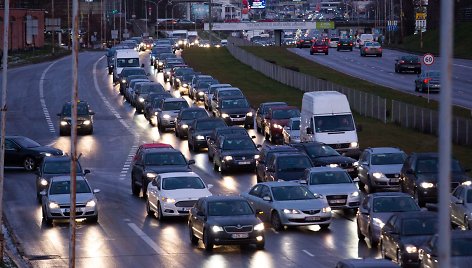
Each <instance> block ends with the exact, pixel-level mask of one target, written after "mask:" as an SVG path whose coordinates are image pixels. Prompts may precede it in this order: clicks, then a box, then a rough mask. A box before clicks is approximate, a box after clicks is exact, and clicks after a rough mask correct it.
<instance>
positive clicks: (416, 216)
mask: <svg viewBox="0 0 472 268" xmlns="http://www.w3.org/2000/svg"><path fill="white" fill-rule="evenodd" d="M438 227H439V220H438V214H437V213H436V212H432V211H412V212H401V213H395V214H393V215H392V216H391V217H390V218H389V219H388V220H387V221H386V222H385V225H384V227H383V228H382V231H381V232H382V233H381V235H380V245H379V246H380V253H381V254H382V257H383V258H384V259H391V260H393V261H395V262H396V263H398V265H400V266H401V267H407V266H415V267H416V266H419V264H420V263H419V258H418V248H419V247H420V246H422V245H423V244H424V243H425V242H427V241H428V240H429V239H430V238H431V237H432V236H433V235H434V234H435V233H437V232H438V230H439V228H438Z"/></svg>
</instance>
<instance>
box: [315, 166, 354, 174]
mask: <svg viewBox="0 0 472 268" xmlns="http://www.w3.org/2000/svg"><path fill="white" fill-rule="evenodd" d="M309 171H310V173H323V172H329V171H341V172H346V170H344V169H342V168H339V167H312V168H310V169H309Z"/></svg>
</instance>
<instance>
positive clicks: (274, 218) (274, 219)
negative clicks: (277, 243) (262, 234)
mask: <svg viewBox="0 0 472 268" xmlns="http://www.w3.org/2000/svg"><path fill="white" fill-rule="evenodd" d="M270 224H271V225H272V228H274V230H276V231H282V230H283V228H284V226H283V225H282V221H281V220H280V216H279V214H278V213H277V212H275V211H274V212H272V215H271V216H270Z"/></svg>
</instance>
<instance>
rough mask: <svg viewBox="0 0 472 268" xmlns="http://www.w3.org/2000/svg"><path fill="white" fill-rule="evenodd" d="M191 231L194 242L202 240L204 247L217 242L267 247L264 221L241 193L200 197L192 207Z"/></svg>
mask: <svg viewBox="0 0 472 268" xmlns="http://www.w3.org/2000/svg"><path fill="white" fill-rule="evenodd" d="M188 230H189V236H190V242H191V243H192V245H198V240H200V239H201V240H203V245H204V246H205V250H207V251H211V250H212V249H213V246H214V245H228V244H230V245H231V244H236V245H245V244H255V245H256V247H257V249H264V246H265V236H264V223H262V222H261V220H260V219H258V218H257V216H256V213H255V211H254V210H253V209H252V207H251V205H250V204H249V202H248V201H247V200H246V199H244V198H243V197H240V196H209V197H203V198H200V199H198V201H197V203H196V204H195V206H194V207H193V208H192V209H191V210H190V216H189V220H188Z"/></svg>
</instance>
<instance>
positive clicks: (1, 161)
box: [0, 1, 10, 260]
mask: <svg viewBox="0 0 472 268" xmlns="http://www.w3.org/2000/svg"><path fill="white" fill-rule="evenodd" d="M9 18H10V1H5V5H4V14H3V53H2V54H3V55H2V67H3V70H2V104H1V107H0V111H1V113H2V122H1V124H2V126H1V134H0V140H1V142H0V143H1V144H0V146H1V150H0V226H3V181H4V179H5V133H6V131H5V126H6V122H5V121H6V119H7V78H8V76H7V71H8V69H7V68H8V36H9V35H8V30H9V29H8V26H9V25H10V22H9ZM4 245H5V243H4V237H3V231H0V260H3V251H4V248H3V247H4Z"/></svg>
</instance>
